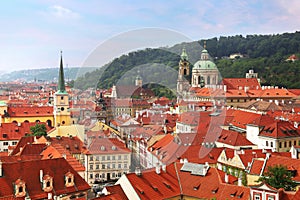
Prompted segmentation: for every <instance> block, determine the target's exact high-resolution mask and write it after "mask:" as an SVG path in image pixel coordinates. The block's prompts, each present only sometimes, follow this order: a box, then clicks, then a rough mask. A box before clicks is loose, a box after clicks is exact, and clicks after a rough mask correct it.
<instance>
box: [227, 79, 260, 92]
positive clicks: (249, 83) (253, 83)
mask: <svg viewBox="0 0 300 200" xmlns="http://www.w3.org/2000/svg"><path fill="white" fill-rule="evenodd" d="M223 84H224V85H226V86H227V89H228V90H232V89H234V90H239V89H242V90H244V88H245V87H248V89H251V90H257V89H261V87H260V84H259V82H258V80H257V78H223Z"/></svg>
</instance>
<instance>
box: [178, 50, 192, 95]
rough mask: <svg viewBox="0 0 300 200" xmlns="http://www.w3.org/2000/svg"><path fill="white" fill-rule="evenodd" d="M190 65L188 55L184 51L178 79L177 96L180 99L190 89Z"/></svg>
mask: <svg viewBox="0 0 300 200" xmlns="http://www.w3.org/2000/svg"><path fill="white" fill-rule="evenodd" d="M189 80H190V63H189V61H188V55H187V53H186V51H185V49H183V50H182V53H181V56H180V61H179V70H178V79H177V95H178V97H179V98H180V97H181V96H182V95H183V93H184V92H187V91H188V90H189V88H190V81H189Z"/></svg>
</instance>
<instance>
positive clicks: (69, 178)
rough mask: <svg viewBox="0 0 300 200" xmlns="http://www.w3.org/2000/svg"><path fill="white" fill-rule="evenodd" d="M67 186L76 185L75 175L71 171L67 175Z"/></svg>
mask: <svg viewBox="0 0 300 200" xmlns="http://www.w3.org/2000/svg"><path fill="white" fill-rule="evenodd" d="M65 186H66V187H71V186H74V175H73V174H72V173H71V172H68V173H66V175H65Z"/></svg>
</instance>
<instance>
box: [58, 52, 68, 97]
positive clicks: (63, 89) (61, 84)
mask: <svg viewBox="0 0 300 200" xmlns="http://www.w3.org/2000/svg"><path fill="white" fill-rule="evenodd" d="M58 76H59V77H58V91H57V92H58V93H66V87H65V77H64V66H63V60H62V51H61V52H60V67H59V75H58Z"/></svg>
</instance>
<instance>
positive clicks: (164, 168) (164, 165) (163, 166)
mask: <svg viewBox="0 0 300 200" xmlns="http://www.w3.org/2000/svg"><path fill="white" fill-rule="evenodd" d="M161 169H162V170H163V172H165V173H166V172H167V165H166V164H162V166H161Z"/></svg>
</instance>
